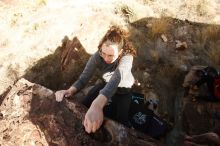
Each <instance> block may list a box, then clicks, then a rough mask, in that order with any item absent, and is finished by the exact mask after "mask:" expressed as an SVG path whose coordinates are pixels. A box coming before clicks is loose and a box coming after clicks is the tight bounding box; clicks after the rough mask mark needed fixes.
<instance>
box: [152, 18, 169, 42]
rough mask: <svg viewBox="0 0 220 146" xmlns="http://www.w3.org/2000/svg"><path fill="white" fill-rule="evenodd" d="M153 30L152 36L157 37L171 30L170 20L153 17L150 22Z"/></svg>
mask: <svg viewBox="0 0 220 146" xmlns="http://www.w3.org/2000/svg"><path fill="white" fill-rule="evenodd" d="M150 25H151V31H150V36H151V37H152V38H156V37H158V36H159V35H161V34H166V33H167V32H168V30H169V20H168V19H166V18H161V19H153V20H152V21H151V22H150Z"/></svg>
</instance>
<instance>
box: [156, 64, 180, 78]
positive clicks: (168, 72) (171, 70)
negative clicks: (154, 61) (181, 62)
mask: <svg viewBox="0 0 220 146" xmlns="http://www.w3.org/2000/svg"><path fill="white" fill-rule="evenodd" d="M158 74H159V75H160V76H163V77H167V78H173V77H175V76H176V75H177V74H178V69H177V68H176V67H175V66H170V65H164V66H161V67H160V69H159V73H158Z"/></svg>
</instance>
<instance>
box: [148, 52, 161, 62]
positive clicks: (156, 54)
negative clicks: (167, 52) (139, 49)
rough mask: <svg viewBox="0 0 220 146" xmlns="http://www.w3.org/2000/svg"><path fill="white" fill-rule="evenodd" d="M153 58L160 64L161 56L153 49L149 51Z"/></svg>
mask: <svg viewBox="0 0 220 146" xmlns="http://www.w3.org/2000/svg"><path fill="white" fill-rule="evenodd" d="M149 53H150V55H151V57H152V60H153V61H155V62H158V61H159V59H160V56H159V52H158V51H157V50H155V49H151V50H150V51H149Z"/></svg>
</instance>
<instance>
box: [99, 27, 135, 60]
mask: <svg viewBox="0 0 220 146" xmlns="http://www.w3.org/2000/svg"><path fill="white" fill-rule="evenodd" d="M128 36H129V33H128V32H126V31H125V30H123V29H121V28H120V27H119V26H111V27H110V29H109V30H108V31H107V33H106V34H105V36H104V37H103V38H102V39H101V41H100V42H99V45H98V49H99V50H101V47H102V45H103V43H104V42H106V41H111V42H112V43H115V44H118V46H119V51H120V50H121V49H123V54H131V55H133V56H136V49H135V48H134V46H133V45H132V44H131V42H130V41H129V40H128Z"/></svg>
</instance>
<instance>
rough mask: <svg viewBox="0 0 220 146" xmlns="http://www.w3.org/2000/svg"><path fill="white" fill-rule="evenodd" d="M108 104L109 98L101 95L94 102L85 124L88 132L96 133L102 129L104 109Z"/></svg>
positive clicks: (86, 116)
mask: <svg viewBox="0 0 220 146" xmlns="http://www.w3.org/2000/svg"><path fill="white" fill-rule="evenodd" d="M106 102H107V98H106V97H105V96H104V95H101V94H100V95H99V96H98V97H97V98H96V99H95V100H94V101H93V103H92V105H91V106H90V108H89V110H88V111H87V113H86V115H85V119H84V122H83V125H84V127H85V130H86V132H88V133H91V132H93V133H94V132H96V130H98V129H99V128H100V126H101V125H102V122H103V119H104V115H103V107H104V106H105V104H106Z"/></svg>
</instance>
